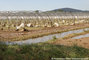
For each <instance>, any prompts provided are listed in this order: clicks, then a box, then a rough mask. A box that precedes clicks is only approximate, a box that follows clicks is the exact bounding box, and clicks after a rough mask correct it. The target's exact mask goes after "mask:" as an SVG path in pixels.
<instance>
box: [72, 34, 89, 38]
mask: <svg viewBox="0 0 89 60" xmlns="http://www.w3.org/2000/svg"><path fill="white" fill-rule="evenodd" d="M84 37H89V34H85V35H80V36H76V37H73V38H72V39H80V38H84Z"/></svg>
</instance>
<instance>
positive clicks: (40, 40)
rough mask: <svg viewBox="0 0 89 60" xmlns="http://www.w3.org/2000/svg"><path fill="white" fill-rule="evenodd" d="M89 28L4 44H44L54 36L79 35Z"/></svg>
mask: <svg viewBox="0 0 89 60" xmlns="http://www.w3.org/2000/svg"><path fill="white" fill-rule="evenodd" d="M88 30H89V28H84V29H78V30H72V31H67V32H63V33H57V34H52V35H48V36H43V37H38V38H34V39H28V40H24V41H14V42H8V41H7V42H5V43H6V44H20V45H21V44H32V43H39V42H45V41H48V40H52V39H53V37H54V36H55V37H56V38H63V37H64V36H66V35H68V34H72V33H81V32H84V31H88Z"/></svg>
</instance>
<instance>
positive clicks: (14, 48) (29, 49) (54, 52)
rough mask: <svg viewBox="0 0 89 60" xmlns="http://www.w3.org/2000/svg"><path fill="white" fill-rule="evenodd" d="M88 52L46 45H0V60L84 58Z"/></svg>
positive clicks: (75, 47) (88, 54)
mask: <svg viewBox="0 0 89 60" xmlns="http://www.w3.org/2000/svg"><path fill="white" fill-rule="evenodd" d="M85 57H89V50H88V49H85V48H82V47H78V46H76V45H74V46H72V47H68V46H62V45H52V44H47V43H39V44H31V45H5V44H0V60H51V58H85Z"/></svg>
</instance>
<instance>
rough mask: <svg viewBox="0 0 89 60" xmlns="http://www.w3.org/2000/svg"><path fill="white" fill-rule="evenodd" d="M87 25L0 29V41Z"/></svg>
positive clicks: (36, 35)
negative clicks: (23, 29) (22, 29)
mask: <svg viewBox="0 0 89 60" xmlns="http://www.w3.org/2000/svg"><path fill="white" fill-rule="evenodd" d="M85 27H89V23H86V24H76V25H69V26H59V27H49V28H47V27H45V28H39V29H36V28H35V29H34V28H33V29H32V28H31V29H30V28H29V30H28V31H26V32H20V31H0V40H1V41H18V40H26V39H29V38H36V37H41V36H45V35H49V34H54V33H60V32H64V31H68V30H74V29H75V30H76V29H80V28H85Z"/></svg>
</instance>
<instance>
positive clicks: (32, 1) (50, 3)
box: [0, 0, 89, 11]
mask: <svg viewBox="0 0 89 60" xmlns="http://www.w3.org/2000/svg"><path fill="white" fill-rule="evenodd" d="M66 7H68V8H75V9H81V10H89V0H0V11H2V10H42V11H46V10H54V9H58V8H66Z"/></svg>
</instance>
